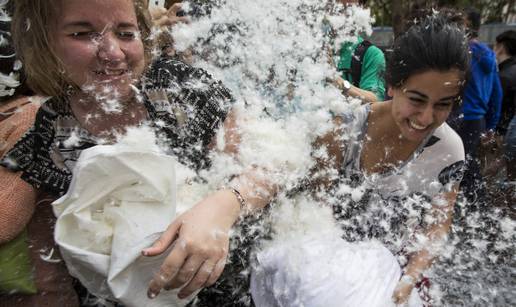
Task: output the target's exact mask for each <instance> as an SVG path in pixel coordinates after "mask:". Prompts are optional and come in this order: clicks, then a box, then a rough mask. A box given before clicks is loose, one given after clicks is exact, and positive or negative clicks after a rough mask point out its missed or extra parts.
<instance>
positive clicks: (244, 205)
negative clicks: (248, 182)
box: [225, 187, 247, 211]
mask: <svg viewBox="0 0 516 307" xmlns="http://www.w3.org/2000/svg"><path fill="white" fill-rule="evenodd" d="M225 189H226V190H229V191H231V193H233V195H235V197H236V199H237V200H238V203H239V204H240V211H242V210H243V209H245V208H247V202H246V201H245V199H244V197H243V196H242V194H240V192H239V191H238V190H237V189H235V188H232V187H227V188H225Z"/></svg>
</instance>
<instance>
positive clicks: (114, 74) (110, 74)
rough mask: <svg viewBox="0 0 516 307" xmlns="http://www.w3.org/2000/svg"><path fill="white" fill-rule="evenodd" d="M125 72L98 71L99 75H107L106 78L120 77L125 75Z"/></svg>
mask: <svg viewBox="0 0 516 307" xmlns="http://www.w3.org/2000/svg"><path fill="white" fill-rule="evenodd" d="M125 72H126V71H125V70H101V71H96V73H97V75H106V76H120V75H122V74H124V73H125Z"/></svg>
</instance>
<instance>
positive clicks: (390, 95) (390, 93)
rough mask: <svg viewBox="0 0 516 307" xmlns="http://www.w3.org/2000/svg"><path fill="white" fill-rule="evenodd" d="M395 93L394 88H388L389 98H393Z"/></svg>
mask: <svg viewBox="0 0 516 307" xmlns="http://www.w3.org/2000/svg"><path fill="white" fill-rule="evenodd" d="M393 91H394V89H393V88H392V86H390V85H389V87H388V88H387V95H389V97H393Z"/></svg>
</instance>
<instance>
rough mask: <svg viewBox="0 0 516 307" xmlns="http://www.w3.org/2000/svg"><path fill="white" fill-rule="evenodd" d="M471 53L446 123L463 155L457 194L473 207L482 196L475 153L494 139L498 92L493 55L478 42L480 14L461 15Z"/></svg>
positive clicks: (499, 88)
mask: <svg viewBox="0 0 516 307" xmlns="http://www.w3.org/2000/svg"><path fill="white" fill-rule="evenodd" d="M465 19H466V27H467V31H468V36H469V42H468V44H469V49H470V52H471V69H470V71H471V73H470V76H469V79H468V80H467V83H466V88H465V90H464V96H463V102H462V106H461V108H458V109H457V110H455V112H454V113H453V114H452V115H451V116H450V118H449V120H448V123H449V124H450V126H451V127H452V128H454V129H455V130H456V131H457V133H458V134H459V135H460V137H461V138H462V142H463V143H464V149H465V152H466V161H467V163H466V172H465V174H464V178H463V180H462V183H461V190H462V192H463V193H464V196H465V197H466V199H467V200H468V201H469V202H471V203H473V202H476V201H477V200H479V197H481V198H482V197H483V196H484V194H485V193H484V189H483V182H482V176H481V174H480V164H479V160H478V149H479V146H480V143H481V138H482V139H483V140H482V141H483V142H489V140H491V139H494V129H495V128H496V124H497V123H498V119H499V118H500V109H501V102H502V88H501V85H500V79H499V77H498V71H497V67H496V57H495V54H494V52H493V51H492V50H491V49H490V48H489V47H488V46H487V45H485V44H484V43H481V42H480V41H479V40H478V30H479V28H480V13H479V12H478V11H477V10H476V9H468V10H466V12H465Z"/></svg>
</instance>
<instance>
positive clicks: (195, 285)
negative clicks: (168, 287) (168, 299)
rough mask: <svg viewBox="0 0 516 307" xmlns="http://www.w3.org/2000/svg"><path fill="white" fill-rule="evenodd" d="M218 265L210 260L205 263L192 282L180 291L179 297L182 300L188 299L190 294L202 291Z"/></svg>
mask: <svg viewBox="0 0 516 307" xmlns="http://www.w3.org/2000/svg"><path fill="white" fill-rule="evenodd" d="M215 266H216V264H215V263H214V262H212V261H210V260H206V261H204V263H203V264H202V266H201V267H200V268H199V270H198V271H197V274H195V277H193V278H192V279H191V280H190V282H189V283H188V284H187V285H186V286H184V287H183V289H181V291H179V293H178V294H177V296H178V297H179V298H180V299H184V298H186V297H188V296H189V295H190V294H192V293H194V292H195V291H196V290H198V289H201V288H202V287H204V285H205V284H206V281H207V280H208V278H209V277H210V275H211V273H212V272H213V270H214V269H215Z"/></svg>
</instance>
